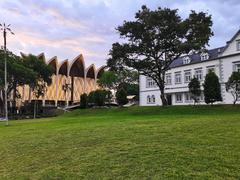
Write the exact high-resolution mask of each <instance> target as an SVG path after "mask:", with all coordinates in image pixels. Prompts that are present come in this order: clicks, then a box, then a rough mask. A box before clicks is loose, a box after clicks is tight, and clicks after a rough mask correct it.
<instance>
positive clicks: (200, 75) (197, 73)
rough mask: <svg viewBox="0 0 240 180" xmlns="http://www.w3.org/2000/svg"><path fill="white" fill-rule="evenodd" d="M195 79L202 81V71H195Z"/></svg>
mask: <svg viewBox="0 0 240 180" xmlns="http://www.w3.org/2000/svg"><path fill="white" fill-rule="evenodd" d="M195 77H196V78H197V79H198V80H199V81H202V79H203V72H202V69H195Z"/></svg>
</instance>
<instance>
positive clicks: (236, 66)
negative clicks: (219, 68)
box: [234, 62, 240, 72]
mask: <svg viewBox="0 0 240 180" xmlns="http://www.w3.org/2000/svg"><path fill="white" fill-rule="evenodd" d="M234 71H236V72H240V62H239V63H235V64H234Z"/></svg>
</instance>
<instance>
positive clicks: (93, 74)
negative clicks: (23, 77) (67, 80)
mask: <svg viewBox="0 0 240 180" xmlns="http://www.w3.org/2000/svg"><path fill="white" fill-rule="evenodd" d="M20 54H21V56H22V57H26V56H27V54H25V53H22V52H20ZM37 57H38V58H39V59H40V60H42V61H44V62H45V63H46V64H49V65H51V66H52V67H53V69H54V74H61V75H65V76H73V77H83V78H84V77H86V78H91V79H97V78H99V77H100V76H101V75H102V73H103V72H104V69H105V66H101V67H100V68H98V69H97V68H96V67H95V65H94V64H91V65H90V66H89V67H86V65H85V60H84V58H83V55H82V54H79V55H78V56H77V57H75V58H74V59H73V60H68V59H66V60H64V61H61V62H59V60H58V58H57V56H54V57H52V58H51V59H49V60H48V61H47V60H46V57H45V54H44V53H41V54H39V55H37Z"/></svg>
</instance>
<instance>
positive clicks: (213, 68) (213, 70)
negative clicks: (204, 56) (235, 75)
mask: <svg viewBox="0 0 240 180" xmlns="http://www.w3.org/2000/svg"><path fill="white" fill-rule="evenodd" d="M210 71H211V72H215V67H214V66H210V67H207V73H209V72H210Z"/></svg>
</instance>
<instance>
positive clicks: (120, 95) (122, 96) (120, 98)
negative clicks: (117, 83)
mask: <svg viewBox="0 0 240 180" xmlns="http://www.w3.org/2000/svg"><path fill="white" fill-rule="evenodd" d="M116 98H117V102H118V104H119V105H120V106H122V105H124V104H127V103H128V99H127V92H126V91H125V90H124V89H123V88H120V89H119V90H118V91H117V93H116Z"/></svg>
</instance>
